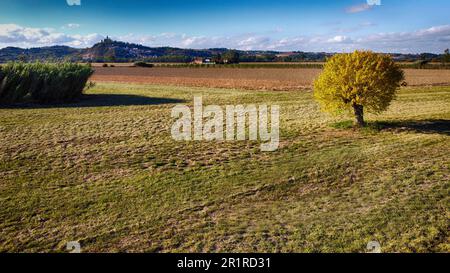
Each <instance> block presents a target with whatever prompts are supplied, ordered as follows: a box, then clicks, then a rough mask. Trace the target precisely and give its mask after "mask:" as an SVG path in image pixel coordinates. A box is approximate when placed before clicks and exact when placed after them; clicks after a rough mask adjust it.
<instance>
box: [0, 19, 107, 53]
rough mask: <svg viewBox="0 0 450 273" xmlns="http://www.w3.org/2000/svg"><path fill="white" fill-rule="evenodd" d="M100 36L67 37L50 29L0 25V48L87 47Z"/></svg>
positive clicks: (99, 38)
mask: <svg viewBox="0 0 450 273" xmlns="http://www.w3.org/2000/svg"><path fill="white" fill-rule="evenodd" d="M102 38H103V36H102V35H98V34H90V35H68V34H64V33H60V32H56V31H55V30H54V29H51V28H30V27H22V26H19V25H16V24H0V48H3V47H7V46H17V47H39V46H51V45H67V46H75V47H87V46H91V45H92V44H93V43H95V42H98V41H99V40H101V39H102Z"/></svg>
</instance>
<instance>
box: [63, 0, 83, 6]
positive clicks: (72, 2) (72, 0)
mask: <svg viewBox="0 0 450 273" xmlns="http://www.w3.org/2000/svg"><path fill="white" fill-rule="evenodd" d="M66 2H67V5H69V6H81V0H66Z"/></svg>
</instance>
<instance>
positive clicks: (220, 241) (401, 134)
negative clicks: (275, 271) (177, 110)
mask: <svg viewBox="0 0 450 273" xmlns="http://www.w3.org/2000/svg"><path fill="white" fill-rule="evenodd" d="M194 95H202V96H203V99H204V104H205V105H208V104H219V105H226V104H250V103H256V104H259V103H268V104H279V105H280V106H281V145H280V149H279V150H278V151H276V152H273V153H264V152H261V151H260V149H259V145H258V143H256V142H223V143H216V142H175V141H173V140H172V139H171V136H170V126H171V124H172V119H171V118H170V112H171V108H172V107H173V106H174V105H176V104H178V103H186V104H190V105H191V104H192V99H193V96H194ZM345 120H346V119H344V120H342V119H336V118H332V117H329V116H327V115H325V114H322V113H321V112H320V111H319V109H318V108H317V105H316V104H315V103H314V101H313V100H312V93H311V92H310V91H290V92H287V91H277V92H275V91H267V92H258V91H250V90H248V91H247V90H233V89H213V88H194V87H173V86H159V85H142V84H141V85H132V84H119V83H99V84H97V86H96V87H95V88H94V89H91V90H90V91H89V95H88V96H87V97H86V98H84V99H83V101H81V102H79V103H77V104H71V105H64V106H62V107H61V106H60V107H51V106H45V107H44V106H33V105H28V106H23V107H21V108H1V109H0V137H1V142H0V175H1V178H0V200H1V204H2V206H1V208H0V251H8V252H11V251H24V252H35V251H40V252H53V251H56V252H59V251H65V246H66V243H67V242H68V241H76V240H78V241H80V242H81V246H82V250H83V251H84V252H94V251H113V252H115V251H131V252H134V251H136V252H140V251H149V252H182V251H189V252H191V251H196V252H197V251H202V252H203V251H204V252H225V251H233V252H234V251H237V252H244V251H250V252H280V251H281V252H299V251H306V252H333V251H337V252H364V251H365V247H366V245H367V243H368V242H369V241H373V240H377V241H379V242H380V243H381V246H382V250H383V251H387V252H399V251H404V252H428V251H432V252H434V251H443V252H448V251H450V239H449V230H450V226H449V216H450V210H449V209H450V204H449V201H450V200H449V196H450V195H449V185H450V183H449V180H450V172H449V171H450V160H449V152H450V141H449V140H450V87H415V88H405V89H402V90H401V92H400V94H399V97H398V100H397V101H395V102H394V103H393V104H392V106H391V107H390V110H389V111H387V112H385V113H384V114H382V115H380V116H371V115H369V116H368V120H369V122H370V127H369V128H367V129H364V130H361V131H360V130H353V129H351V128H348V127H349V126H348V122H345ZM343 121H344V122H343Z"/></svg>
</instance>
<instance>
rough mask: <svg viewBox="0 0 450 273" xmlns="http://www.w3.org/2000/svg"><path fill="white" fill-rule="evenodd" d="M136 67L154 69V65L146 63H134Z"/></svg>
mask: <svg viewBox="0 0 450 273" xmlns="http://www.w3.org/2000/svg"><path fill="white" fill-rule="evenodd" d="M134 66H136V67H153V66H154V65H153V64H149V63H146V62H136V63H134Z"/></svg>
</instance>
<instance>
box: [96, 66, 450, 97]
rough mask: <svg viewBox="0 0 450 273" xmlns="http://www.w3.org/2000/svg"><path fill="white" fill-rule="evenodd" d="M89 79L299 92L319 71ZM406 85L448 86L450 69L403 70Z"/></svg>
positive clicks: (185, 71)
mask: <svg viewBox="0 0 450 273" xmlns="http://www.w3.org/2000/svg"><path fill="white" fill-rule="evenodd" d="M95 70H96V72H95V74H94V76H93V77H92V80H94V81H97V82H124V83H127V82H129V83H140V84H163V85H176V86H193V87H213V88H236V89H247V90H274V91H276V90H286V91H288V90H302V89H308V88H310V87H311V85H312V82H313V80H314V79H315V78H316V77H317V76H318V74H319V73H320V72H321V70H320V69H276V68H257V69H249V68H217V69H215V68H166V67H155V68H133V67H114V68H103V67H97V68H95ZM405 74H406V82H407V83H408V85H410V86H435V85H449V84H450V70H417V69H406V70H405Z"/></svg>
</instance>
